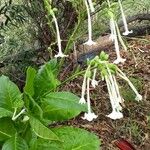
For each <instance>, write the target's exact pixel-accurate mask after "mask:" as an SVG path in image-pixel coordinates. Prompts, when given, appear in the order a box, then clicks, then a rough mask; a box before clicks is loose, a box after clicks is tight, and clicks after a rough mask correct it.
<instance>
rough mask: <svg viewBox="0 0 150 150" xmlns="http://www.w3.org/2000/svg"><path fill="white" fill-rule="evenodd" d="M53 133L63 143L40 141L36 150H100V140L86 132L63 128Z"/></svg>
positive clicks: (36, 144) (56, 129) (35, 145)
mask: <svg viewBox="0 0 150 150" xmlns="http://www.w3.org/2000/svg"><path fill="white" fill-rule="evenodd" d="M53 131H54V132H55V133H56V134H57V135H58V136H59V138H60V139H61V140H62V141H63V142H57V141H49V142H48V141H46V140H42V139H38V140H37V141H36V142H35V144H34V148H35V149H36V150H100V140H99V139H98V137H97V136H96V135H94V134H93V133H90V132H88V131H86V130H83V129H79V128H73V127H61V128H55V129H53Z"/></svg>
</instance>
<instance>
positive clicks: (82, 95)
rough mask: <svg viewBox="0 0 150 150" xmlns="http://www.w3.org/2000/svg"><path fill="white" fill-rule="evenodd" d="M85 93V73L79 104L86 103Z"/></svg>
mask: <svg viewBox="0 0 150 150" xmlns="http://www.w3.org/2000/svg"><path fill="white" fill-rule="evenodd" d="M85 91H86V73H85V75H84V79H83V84H82V93H81V98H80V101H79V104H85V103H86V101H85V98H84V96H85Z"/></svg>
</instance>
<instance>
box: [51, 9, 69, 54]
mask: <svg viewBox="0 0 150 150" xmlns="http://www.w3.org/2000/svg"><path fill="white" fill-rule="evenodd" d="M51 15H52V17H53V19H54V22H55V27H56V32H57V43H58V54H57V55H55V57H67V56H68V55H65V54H63V52H62V49H61V38H60V32H59V27H58V22H57V19H56V17H55V14H54V12H51Z"/></svg>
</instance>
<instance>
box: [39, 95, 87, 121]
mask: <svg viewBox="0 0 150 150" xmlns="http://www.w3.org/2000/svg"><path fill="white" fill-rule="evenodd" d="M78 102H79V97H78V96H76V95H74V94H72V93H70V92H54V93H49V94H47V95H46V96H45V98H43V99H42V102H41V107H42V109H43V110H44V111H43V115H44V117H45V118H46V119H49V120H52V121H62V120H67V119H70V118H73V117H74V116H77V115H78V114H79V113H80V112H81V110H82V111H86V107H85V105H80V104H79V103H78Z"/></svg>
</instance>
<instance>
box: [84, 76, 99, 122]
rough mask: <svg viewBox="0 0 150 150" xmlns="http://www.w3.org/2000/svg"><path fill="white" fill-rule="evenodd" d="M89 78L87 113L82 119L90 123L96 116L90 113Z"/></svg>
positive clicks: (88, 85) (88, 83)
mask: <svg viewBox="0 0 150 150" xmlns="http://www.w3.org/2000/svg"><path fill="white" fill-rule="evenodd" d="M89 87H90V78H89V77H88V78H87V106H88V112H87V113H85V114H84V117H82V119H86V120H88V121H92V120H93V119H96V118H97V115H95V113H93V112H91V102H90V90H89Z"/></svg>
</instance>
